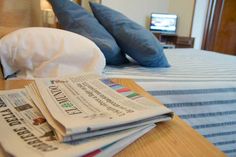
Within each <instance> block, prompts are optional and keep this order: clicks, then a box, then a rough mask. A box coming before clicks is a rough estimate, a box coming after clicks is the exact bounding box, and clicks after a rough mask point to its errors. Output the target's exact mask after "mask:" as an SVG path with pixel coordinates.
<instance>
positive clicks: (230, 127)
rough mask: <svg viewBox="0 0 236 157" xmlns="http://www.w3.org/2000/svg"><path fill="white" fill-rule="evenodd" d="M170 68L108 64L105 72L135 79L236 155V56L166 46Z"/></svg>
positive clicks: (207, 135) (179, 114)
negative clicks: (167, 47)
mask: <svg viewBox="0 0 236 157" xmlns="http://www.w3.org/2000/svg"><path fill="white" fill-rule="evenodd" d="M165 54H166V56H167V58H168V60H169V63H170V64H171V67H170V68H145V67H141V66H139V65H137V64H135V63H130V64H128V65H124V66H106V68H105V71H104V75H106V76H109V77H115V78H131V79H134V80H135V81H136V83H138V84H139V85H140V86H141V87H143V88H144V89H145V90H146V91H148V92H149V93H150V94H152V95H153V96H155V97H156V98H157V99H159V100H160V101H161V102H162V103H163V104H164V105H165V106H167V107H168V108H170V109H172V110H173V111H174V112H175V113H176V114H177V115H178V116H179V117H180V118H182V119H183V120H184V121H186V122H187V123H188V124H189V125H191V126H192V127H193V128H194V129H196V130H197V131H198V132H199V133H200V134H202V135H203V136H204V137H206V138H207V139H208V140H209V141H211V142H212V143H213V144H214V145H215V146H217V147H218V148H219V149H220V150H222V151H223V152H224V153H226V154H227V155H228V156H232V157H233V156H236V69H235V67H236V57H235V56H229V55H224V54H219V53H215V52H209V51H203V50H195V49H166V50H165Z"/></svg>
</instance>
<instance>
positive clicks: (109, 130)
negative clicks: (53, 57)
mask: <svg viewBox="0 0 236 157" xmlns="http://www.w3.org/2000/svg"><path fill="white" fill-rule="evenodd" d="M172 116H173V113H172V112H171V111H170V110H169V109H167V108H165V107H164V106H163V105H160V104H156V103H154V102H153V101H150V100H148V99H146V98H145V97H142V96H140V95H139V94H137V93H136V92H133V91H131V90H130V89H128V88H126V87H124V86H122V85H119V84H117V83H114V82H113V81H112V80H111V79H107V78H105V79H104V78H100V77H99V76H97V75H95V74H83V75H79V76H76V77H66V78H47V79H37V80H36V81H35V83H32V84H30V85H29V86H27V87H26V88H25V89H18V90H9V91H1V92H0V123H1V124H2V125H0V129H1V134H0V142H1V143H0V144H1V145H2V146H3V148H4V149H5V150H6V152H7V153H10V154H12V155H13V156H25V155H26V153H27V154H30V156H53V155H57V156H58V157H59V156H104V155H109V156H111V155H114V153H116V152H118V151H120V150H121V149H123V148H124V147H125V146H126V145H128V144H130V143H131V142H132V141H134V140H136V139H137V138H138V137H140V136H142V135H143V134H145V133H146V132H147V131H149V130H150V129H152V128H153V127H154V126H155V125H154V123H156V122H160V121H167V120H170V119H171V118H172ZM61 142H64V143H61ZM12 146H15V147H14V148H12Z"/></svg>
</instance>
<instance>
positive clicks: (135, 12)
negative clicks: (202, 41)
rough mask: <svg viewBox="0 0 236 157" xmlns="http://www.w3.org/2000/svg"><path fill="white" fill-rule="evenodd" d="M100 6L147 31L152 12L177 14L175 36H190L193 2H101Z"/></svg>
mask: <svg viewBox="0 0 236 157" xmlns="http://www.w3.org/2000/svg"><path fill="white" fill-rule="evenodd" d="M102 4H104V5H106V6H108V7H111V8H113V9H115V10H118V11H120V12H122V13H123V14H125V15H126V16H128V17H129V18H131V19H132V20H134V21H136V22H137V23H139V24H140V25H142V26H144V27H145V28H147V29H148V26H149V17H150V14H151V13H152V12H157V13H174V14H177V15H178V17H179V20H178V28H177V34H178V35H179V36H190V34H191V23H192V16H193V8H194V0H144V1H139V0H102Z"/></svg>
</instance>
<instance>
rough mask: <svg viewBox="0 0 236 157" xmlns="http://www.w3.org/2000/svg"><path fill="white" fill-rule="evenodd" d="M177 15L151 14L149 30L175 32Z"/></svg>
mask: <svg viewBox="0 0 236 157" xmlns="http://www.w3.org/2000/svg"><path fill="white" fill-rule="evenodd" d="M176 27H177V15H174V14H158V13H152V14H151V21H150V31H153V32H158V33H163V34H176Z"/></svg>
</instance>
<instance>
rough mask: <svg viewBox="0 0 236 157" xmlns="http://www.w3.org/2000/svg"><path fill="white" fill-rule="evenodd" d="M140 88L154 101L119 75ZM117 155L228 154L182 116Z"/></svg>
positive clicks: (14, 84) (0, 84)
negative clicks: (183, 119) (189, 124)
mask: <svg viewBox="0 0 236 157" xmlns="http://www.w3.org/2000/svg"><path fill="white" fill-rule="evenodd" d="M115 81H116V82H118V83H121V84H123V85H125V86H127V87H129V88H131V89H133V90H135V91H136V92H138V93H140V94H142V95H143V96H146V97H148V98H150V99H152V100H154V101H158V100H156V99H155V98H154V97H152V96H151V95H149V94H148V93H146V92H145V91H144V90H143V89H142V88H141V87H139V86H137V85H136V84H135V83H134V82H133V81H131V80H128V79H116V80H115ZM29 82H30V81H20V80H17V81H2V80H0V89H14V88H21V87H24V85H26V84H28V83H29ZM116 156H117V157H126V156H127V157H152V156H155V157H221V156H222V157H223V156H225V155H224V154H223V153H222V152H221V151H220V150H218V149H217V148H216V147H215V146H214V145H213V144H211V143H210V142H209V141H208V140H207V139H205V138H204V137H203V136H201V135H200V134H198V133H197V132H196V131H195V130H194V129H192V128H191V127H190V126H188V125H187V124H186V123H185V122H183V121H182V120H181V119H180V118H179V117H178V116H175V117H174V119H173V120H171V121H169V122H164V123H158V125H157V127H155V128H154V129H152V130H151V131H150V132H148V133H147V134H145V135H144V136H143V137H141V138H139V139H138V140H137V141H136V142H134V143H133V144H131V145H129V146H128V147H127V148H125V149H124V150H123V151H121V152H120V153H118V154H117V155H116Z"/></svg>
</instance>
